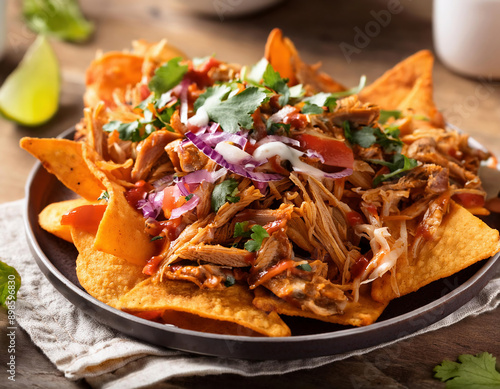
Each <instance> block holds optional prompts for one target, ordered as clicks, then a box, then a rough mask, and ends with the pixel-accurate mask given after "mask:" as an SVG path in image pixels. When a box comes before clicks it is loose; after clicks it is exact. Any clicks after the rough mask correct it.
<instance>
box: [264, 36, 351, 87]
mask: <svg viewBox="0 0 500 389" xmlns="http://www.w3.org/2000/svg"><path fill="white" fill-rule="evenodd" d="M264 57H265V58H266V59H267V60H268V61H269V63H270V64H271V65H272V67H273V69H274V70H275V71H277V72H278V73H279V74H280V76H281V77H283V78H288V80H289V82H288V84H289V85H296V84H304V85H307V87H308V89H309V92H310V93H313V94H315V93H318V92H329V93H333V92H340V91H344V90H345V87H344V86H343V85H341V84H339V83H338V82H336V81H335V80H333V79H332V78H331V77H330V76H328V75H327V74H325V73H322V72H319V70H318V69H319V67H320V64H318V65H314V66H311V65H307V64H306V63H304V62H303V61H302V59H301V58H300V56H299V53H298V51H297V49H296V48H295V45H294V44H293V42H292V41H291V40H290V39H288V38H286V37H283V33H282V32H281V30H280V29H279V28H275V29H274V30H272V31H271V33H270V34H269V37H268V38H267V42H266V48H265V53H264Z"/></svg>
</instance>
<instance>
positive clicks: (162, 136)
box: [132, 130, 180, 181]
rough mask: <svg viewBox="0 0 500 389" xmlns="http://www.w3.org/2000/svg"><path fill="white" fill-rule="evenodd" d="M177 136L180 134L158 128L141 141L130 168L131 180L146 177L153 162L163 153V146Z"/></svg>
mask: <svg viewBox="0 0 500 389" xmlns="http://www.w3.org/2000/svg"><path fill="white" fill-rule="evenodd" d="M179 137H180V135H179V134H177V133H175V132H171V131H167V130H159V131H155V132H153V133H152V134H151V135H150V136H148V137H147V138H146V139H145V140H144V141H143V142H141V143H140V144H139V146H137V158H136V160H135V164H134V168H133V169H132V180H133V181H139V180H144V179H146V177H147V176H148V174H149V173H150V172H151V168H152V167H153V165H154V164H155V162H156V161H158V159H159V158H160V157H161V156H162V155H163V154H164V153H165V146H167V145H168V144H169V143H170V142H172V141H174V140H176V139H179Z"/></svg>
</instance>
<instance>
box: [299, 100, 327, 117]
mask: <svg viewBox="0 0 500 389" xmlns="http://www.w3.org/2000/svg"><path fill="white" fill-rule="evenodd" d="M301 112H302V113H303V114H306V115H319V114H321V113H323V112H324V111H323V108H321V107H320V106H319V105H316V104H312V103H309V102H306V103H305V104H304V106H303V107H302V111H301Z"/></svg>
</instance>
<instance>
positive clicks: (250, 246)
mask: <svg viewBox="0 0 500 389" xmlns="http://www.w3.org/2000/svg"><path fill="white" fill-rule="evenodd" d="M248 224H249V223H248V221H244V222H239V223H236V224H235V226H234V235H233V237H234V238H238V237H240V236H241V237H243V238H251V239H250V240H248V241H247V242H246V243H245V245H244V247H245V250H247V251H250V252H253V251H257V250H259V249H260V246H262V241H263V240H264V239H265V238H268V237H269V234H268V232H267V231H266V230H265V229H264V227H262V226H261V225H258V224H254V225H253V226H252V227H251V228H250V230H248Z"/></svg>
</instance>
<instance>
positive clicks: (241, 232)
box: [233, 221, 252, 238]
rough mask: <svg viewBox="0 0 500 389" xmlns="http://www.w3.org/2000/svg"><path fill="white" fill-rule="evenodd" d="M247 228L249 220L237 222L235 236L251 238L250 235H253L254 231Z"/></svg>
mask: <svg viewBox="0 0 500 389" xmlns="http://www.w3.org/2000/svg"><path fill="white" fill-rule="evenodd" d="M247 228H248V222H247V221H245V222H238V223H236V224H235V225H234V235H233V238H238V237H240V236H242V237H244V238H250V235H252V233H251V232H250V231H248V230H247Z"/></svg>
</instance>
